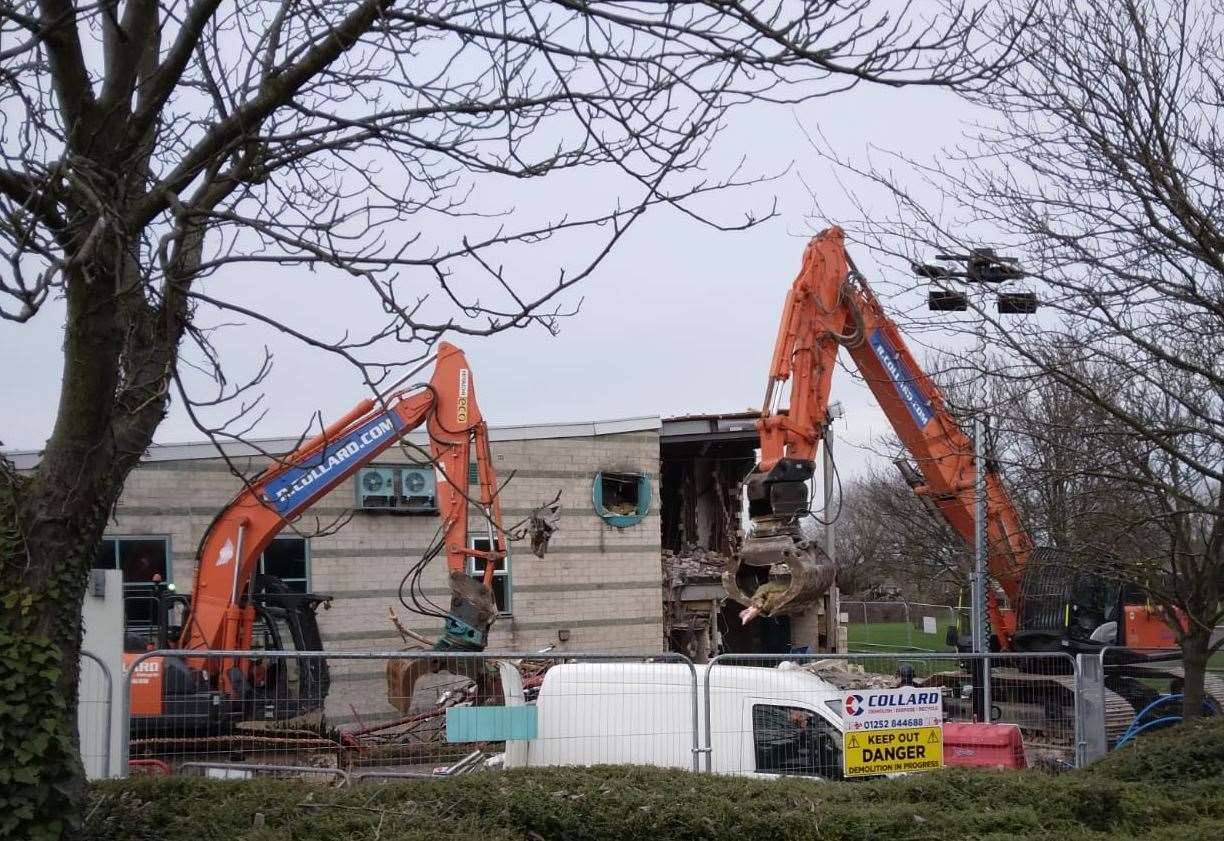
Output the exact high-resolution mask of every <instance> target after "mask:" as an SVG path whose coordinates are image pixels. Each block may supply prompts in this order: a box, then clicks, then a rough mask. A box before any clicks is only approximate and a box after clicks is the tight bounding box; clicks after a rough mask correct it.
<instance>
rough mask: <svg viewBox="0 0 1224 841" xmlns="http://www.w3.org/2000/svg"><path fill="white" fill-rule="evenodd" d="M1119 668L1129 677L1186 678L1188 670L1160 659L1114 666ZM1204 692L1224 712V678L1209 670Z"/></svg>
mask: <svg viewBox="0 0 1224 841" xmlns="http://www.w3.org/2000/svg"><path fill="white" fill-rule="evenodd" d="M1111 668H1117V669H1118V670H1119V671H1120V672H1121V673H1122V674H1123V675H1126V676H1128V677H1156V678H1179V679H1181V680H1183V681H1184V680H1185V679H1186V670H1185V667H1184V666H1181V665H1180V664H1177V663H1161V662H1159V661H1149V662H1146V663H1145V662H1139V663H1128V664H1126V665H1124V666H1119V667H1112V666H1107V667H1106V669H1107V672H1106V673H1107V674H1108V669H1111ZM1203 692H1204V694H1205V695H1206V696H1207V698H1209V699H1210V700H1211V701H1212V702H1213V703H1214V704H1215V706H1216V708H1217V709H1218V710H1220V711H1221V712H1224V680H1221V679H1220V678H1219V677H1217V676H1216V675H1214V674H1212V673H1210V672H1208V673H1207V674H1206V675H1205V676H1204V677H1203Z"/></svg>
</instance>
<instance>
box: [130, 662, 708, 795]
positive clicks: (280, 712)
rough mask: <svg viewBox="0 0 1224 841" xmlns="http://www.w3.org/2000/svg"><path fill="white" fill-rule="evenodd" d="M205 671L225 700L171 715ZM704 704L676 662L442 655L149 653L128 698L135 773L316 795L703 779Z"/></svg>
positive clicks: (685, 665) (204, 701)
mask: <svg viewBox="0 0 1224 841" xmlns="http://www.w3.org/2000/svg"><path fill="white" fill-rule="evenodd" d="M561 664H564V668H560V669H557V668H552V667H554V666H558V665H561ZM204 666H208V667H209V668H208V672H209V673H211V674H213V675H221V676H222V678H223V680H222V686H221V687H215V686H213V685H212V684H207V685H203V688H202V691H198V692H196V693H178V694H174V695H171V696H170V697H171V698H173V700H167V701H166V702H165V703H163V693H162V690H161V685H162V684H163V683H165V682H167V681H178V683H179V685H183V683H182V681H183V680H185V679H186V678H185V676H191V675H193V674H194V675H197V676H198V675H199V674H200V671H199V670H200V669H201V668H202V667H204ZM545 672H548V675H547V677H546V676H545ZM197 679H198V678H197ZM546 680H547V681H548V690H547V692H545V693H544V695H543V697H541V688H542V687H543V686H544V684H545V681H546ZM242 681H247V683H245V684H244V683H242ZM228 687H237V688H240V689H242V692H241V693H233V694H235V695H239V694H240V695H241V697H243V698H244V700H243V701H242V702H228V701H226V700H225V694H226V693H225V692H224V691H222V692H219V691H218V689H225V688H228ZM697 697H698V692H697V672H696V670H695V668H694V666H693V664H692V663H691V662H690V661H689V660H688V659H687V658H685V657H683V656H682V655H679V654H663V655H656V656H653V657H644V656H640V655H626V654H585V653H566V654H551V653H550V654H534V653H495V652H465V653H443V652H435V651H411V652H409V651H392V652H326V653H325V652H262V651H246V652H210V653H209V655H208V658H207V659H206V658H202V657H192V658H185V657H183V654H182V652H151V653H149V654H147V655H142V657H141V658H140V659H139V661H137V662H136V663H134V664H133V665H132V667H131V668H130V669H129V671H128V673H127V680H126V685H125V692H124V698H125V702H126V704H127V707H128V711H129V713H130V715H128V716H127V721H128V723H129V734H128V741H127V744H128V751H129V756H130V759H131V760H132V765H133V767H134V768H142V769H156V770H157V771H158V772H159V773H165V772H166V771H167V770H168V771H169V772H171V773H199V774H206V775H210V776H219V777H233V776H246V775H250V774H253V773H261V774H271V775H274V776H292V777H297V778H302V779H311V778H317V779H321V780H326V779H329V778H336V779H341V780H349V779H353V780H357V779H369V778H386V777H413V776H439V775H453V774H456V773H466V772H468V771H471V770H475V769H477V768H481V767H486V766H487V765H489V764H490V759H491V757H494V756H496V757H498V758H499V759H498V760H497V761H500V762H501V763H503V764H505V765H510V766H521V765H528V764H532V765H538V764H596V763H620V762H639V763H640V762H641V761H642V759H641V757H642V756H649V757H651V759H650V761H651V762H652V764H657V765H664V766H673V767H683V768H693V769H695V768H696V767H697V762H698V757H699V734H698V716H697ZM529 742H530V750H528V743H529Z"/></svg>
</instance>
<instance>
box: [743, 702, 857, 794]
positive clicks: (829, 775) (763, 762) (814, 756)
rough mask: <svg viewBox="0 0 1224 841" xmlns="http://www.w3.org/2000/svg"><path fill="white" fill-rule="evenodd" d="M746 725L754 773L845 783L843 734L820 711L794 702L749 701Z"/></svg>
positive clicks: (744, 716) (745, 704) (745, 716)
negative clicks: (750, 742) (842, 747)
mask: <svg viewBox="0 0 1224 841" xmlns="http://www.w3.org/2000/svg"><path fill="white" fill-rule="evenodd" d="M743 722H744V724H743V726H744V728H745V731H746V732H749V733H751V734H752V754H751V757H752V762H753V767H752V768H751V769H750V770H752V771H753V772H754V773H757V774H770V775H784V776H798V777H819V778H821V779H826V780H840V779H842V776H843V774H842V754H841V732H840V730H839V729H838V728H837V727H836V725H834V724H833V723H832V722H830V721H828V720H827V719H826V718H825V717H824V716H822V715H821V714H820V713H818V712H817V711H816V710H814V709H812V708H810V707H807V706H804V705H802V704H797V703H794V702H779V701H778V700H776V699H773V700H771V699H764V698H749V699H746V700H745V702H744V715H743ZM745 770H748V769H745Z"/></svg>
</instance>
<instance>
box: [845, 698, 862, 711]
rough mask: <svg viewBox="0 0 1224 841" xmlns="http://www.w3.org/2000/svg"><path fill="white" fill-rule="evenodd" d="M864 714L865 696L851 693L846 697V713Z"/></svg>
mask: <svg viewBox="0 0 1224 841" xmlns="http://www.w3.org/2000/svg"><path fill="white" fill-rule="evenodd" d="M862 714H863V696H862V695H849V696H847V697H846V715H862Z"/></svg>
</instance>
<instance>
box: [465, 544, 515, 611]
mask: <svg viewBox="0 0 1224 841" xmlns="http://www.w3.org/2000/svg"><path fill="white" fill-rule="evenodd" d="M469 545H470V546H471V547H472V548H473V549H480V550H483V551H485V552H487V551H489V546H490V545H491V544H490V543H489V538H487V537H473V538H470V540H469ZM484 570H485V561H484V558H473V557H470V556H469V557H468V559H467V573H468V575H470V576H471V577H472V578H484ZM493 601H494V602H496V603H497V612H498V613H501V614H507V613H510V612H511V608H512V607H513V603H512V601H511V592H510V552H509V551H508V550H507V552H506V557H504V558H502V559H501V562H500V563H499V564H498V565H497V568H496V569H495V570H493Z"/></svg>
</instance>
